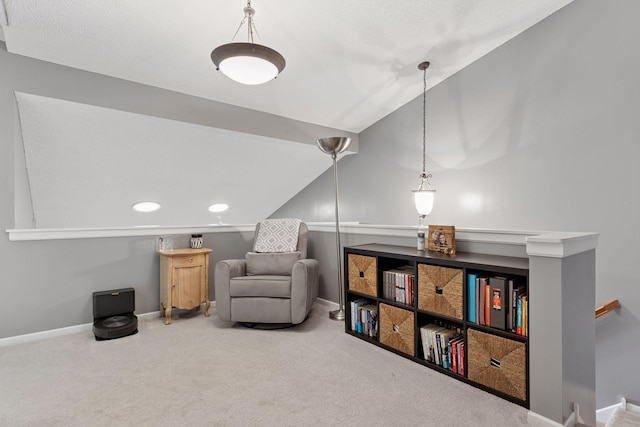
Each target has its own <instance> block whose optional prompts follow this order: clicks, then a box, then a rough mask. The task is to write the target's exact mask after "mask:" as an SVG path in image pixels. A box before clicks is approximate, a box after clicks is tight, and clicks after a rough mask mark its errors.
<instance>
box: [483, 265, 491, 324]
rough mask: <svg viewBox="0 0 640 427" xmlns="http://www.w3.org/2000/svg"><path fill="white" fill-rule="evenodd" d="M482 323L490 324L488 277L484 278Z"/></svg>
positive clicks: (489, 287)
mask: <svg viewBox="0 0 640 427" xmlns="http://www.w3.org/2000/svg"><path fill="white" fill-rule="evenodd" d="M484 279H485V282H484V324H485V325H486V326H491V286H490V285H489V279H488V278H486V277H485V278H484Z"/></svg>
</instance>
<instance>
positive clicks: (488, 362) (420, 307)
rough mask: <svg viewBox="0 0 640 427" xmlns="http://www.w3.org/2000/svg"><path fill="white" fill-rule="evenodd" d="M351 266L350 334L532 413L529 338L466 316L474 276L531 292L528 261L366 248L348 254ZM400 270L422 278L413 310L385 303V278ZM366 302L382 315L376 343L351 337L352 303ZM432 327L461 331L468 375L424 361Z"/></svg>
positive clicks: (417, 281)
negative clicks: (426, 332)
mask: <svg viewBox="0 0 640 427" xmlns="http://www.w3.org/2000/svg"><path fill="white" fill-rule="evenodd" d="M344 265H345V273H344V274H345V284H346V286H345V299H344V300H345V310H346V314H347V316H346V321H345V332H346V333H347V334H350V335H353V336H355V337H357V338H359V339H363V340H364V341H367V342H369V343H371V344H373V345H376V346H378V347H381V348H384V349H386V350H389V351H392V352H394V353H396V354H398V355H400V356H402V357H405V358H408V359H410V360H412V361H414V362H416V363H419V364H421V365H424V366H426V367H428V368H431V369H434V370H436V371H438V372H441V373H442V374H444V375H449V376H451V377H453V378H456V379H458V380H460V381H464V382H466V383H468V384H471V385H473V386H475V387H477V388H480V389H482V390H485V391H487V392H489V393H492V394H494V395H496V396H499V397H501V398H504V399H506V400H509V401H511V402H514V403H516V404H519V405H521V406H524V407H526V408H529V368H528V367H529V341H528V338H527V337H526V336H523V335H518V334H516V333H514V332H511V331H507V330H501V329H496V328H493V327H490V326H486V325H479V324H477V323H475V322H471V321H469V319H468V316H467V314H468V307H467V300H468V297H467V289H468V286H467V285H468V284H467V278H468V274H469V273H475V274H481V275H485V276H505V277H508V278H512V279H513V280H516V281H517V283H518V284H519V285H523V286H525V289H526V290H528V288H529V260H528V259H527V258H518V257H508V256H497V255H486V254H472V253H464V252H458V253H456V254H455V255H453V256H451V255H445V254H442V253H438V252H429V251H418V250H416V249H414V248H411V247H405V246H394V245H384V244H366V245H358V246H350V247H345V248H344ZM401 267H404V268H406V269H407V270H408V271H409V272H410V273H412V274H414V275H415V279H414V283H413V292H414V298H413V301H412V303H411V304H407V303H403V302H398V301H394V300H392V299H389V298H384V297H383V295H384V293H383V273H384V272H385V271H389V270H393V269H397V268H401ZM458 275H460V276H461V277H458ZM441 277H446V278H447V280H448V279H449V278H450V279H451V280H450V281H449V282H448V283H447V284H445V285H444V286H445V287H444V290H443V288H440V287H439V286H438V280H441ZM449 287H450V288H449ZM459 287H461V289H459ZM363 299H366V301H367V302H369V303H370V304H371V305H372V306H374V307H376V309H377V333H376V334H375V336H373V337H371V336H368V335H363V334H361V333H358V332H357V331H354V330H352V320H353V319H352V312H351V303H352V302H353V301H357V300H363ZM430 323H441V324H448V325H453V327H457V329H458V330H459V332H460V334H461V335H462V337H463V338H462V342H464V346H465V353H464V366H465V370H464V374H460V373H454V372H452V371H451V370H449V369H445V368H443V367H441V366H439V365H436V364H435V363H432V362H430V361H427V360H425V357H424V351H423V347H422V338H421V333H420V328H421V327H423V326H425V325H427V324H430Z"/></svg>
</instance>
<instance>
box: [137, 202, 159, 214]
mask: <svg viewBox="0 0 640 427" xmlns="http://www.w3.org/2000/svg"><path fill="white" fill-rule="evenodd" d="M131 209H133V210H134V211H136V212H153V211H157V210H158V209H160V203H157V202H138V203H134V204H133V205H132V206H131Z"/></svg>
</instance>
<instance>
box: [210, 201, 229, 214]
mask: <svg viewBox="0 0 640 427" xmlns="http://www.w3.org/2000/svg"><path fill="white" fill-rule="evenodd" d="M227 209H229V205H228V204H226V203H216V204H215V205H211V206H209V212H224V211H226V210H227Z"/></svg>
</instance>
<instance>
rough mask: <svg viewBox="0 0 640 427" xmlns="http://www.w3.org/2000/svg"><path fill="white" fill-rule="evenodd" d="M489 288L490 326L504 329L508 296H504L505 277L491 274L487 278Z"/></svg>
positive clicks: (505, 288) (505, 289)
mask: <svg viewBox="0 0 640 427" xmlns="http://www.w3.org/2000/svg"><path fill="white" fill-rule="evenodd" d="M489 288H490V290H491V291H490V296H491V302H490V312H489V313H490V316H489V319H490V323H489V325H490V326H491V327H492V328H496V329H502V330H505V329H506V328H507V311H508V307H507V303H508V300H509V298H507V297H506V291H507V278H506V277H501V276H493V277H490V278H489Z"/></svg>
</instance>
